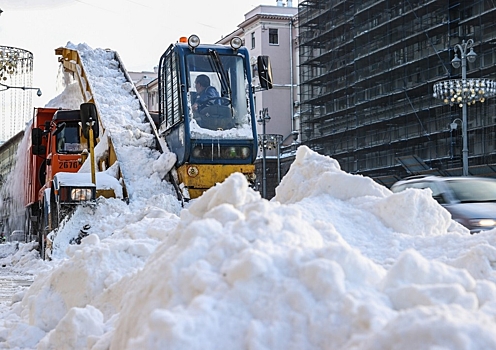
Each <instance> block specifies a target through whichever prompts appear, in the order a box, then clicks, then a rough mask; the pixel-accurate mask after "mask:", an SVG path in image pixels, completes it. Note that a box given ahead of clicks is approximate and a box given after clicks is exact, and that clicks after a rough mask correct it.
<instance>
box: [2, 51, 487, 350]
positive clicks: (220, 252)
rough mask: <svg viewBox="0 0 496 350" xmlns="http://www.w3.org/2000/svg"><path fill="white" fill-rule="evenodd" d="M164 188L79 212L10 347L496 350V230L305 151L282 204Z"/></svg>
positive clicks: (136, 169)
mask: <svg viewBox="0 0 496 350" xmlns="http://www.w3.org/2000/svg"><path fill="white" fill-rule="evenodd" d="M94 59H96V57H95V58H94ZM108 96H110V94H108ZM114 135H121V134H120V132H116V133H115V134H114ZM117 138H119V141H121V140H122V139H121V138H120V137H117ZM132 147H136V148H139V147H138V146H137V145H133V146H132ZM143 156H148V157H149V158H147V159H144V160H143V159H142V160H140V161H139V162H134V163H133V162H130V163H129V164H127V166H128V171H129V172H130V173H132V174H133V175H132V176H136V179H137V178H138V176H137V174H140V170H141V167H143V166H144V164H148V163H153V161H154V160H156V159H157V158H156V157H155V156H154V155H152V154H151V153H144V155H143ZM150 177H152V178H153V177H154V175H153V174H151V175H150V174H149V173H147V172H146V171H145V172H143V173H142V175H141V182H140V183H139V184H140V186H141V187H142V188H141V189H140V195H139V196H134V197H133V200H132V201H131V202H130V204H129V205H127V204H125V203H123V202H122V201H120V200H118V199H102V200H101V201H100V202H99V203H98V205H97V206H96V207H80V208H78V210H77V211H76V212H75V214H74V216H73V217H72V219H71V220H70V221H68V222H66V223H65V226H64V227H63V228H62V229H61V230H60V232H59V234H58V236H57V237H58V238H59V241H58V244H59V246H58V247H57V248H56V251H58V252H59V253H58V255H56V256H54V261H52V262H50V264H49V265H50V268H46V267H40V272H39V274H38V276H37V278H36V279H35V281H34V283H33V284H32V286H31V287H30V288H29V289H28V290H27V291H26V292H25V293H24V296H23V298H22V300H20V301H18V302H16V303H14V304H13V305H12V307H11V308H9V309H7V310H2V311H1V313H2V315H3V316H4V317H3V320H2V321H0V348H1V347H3V348H16V347H18V348H28V349H39V350H41V349H64V348H65V349H93V350H97V349H98V350H99V349H119V350H124V349H260V350H261V349H276V350H277V349H281V350H283V349H284V350H286V349H412V350H413V349H415V350H417V349H428V348H430V349H435V348H436V349H494V348H496V317H495V315H496V274H495V272H494V267H495V266H496V238H495V237H496V236H495V231H494V230H493V231H490V232H485V233H482V234H478V235H475V236H472V235H470V233H469V232H468V230H467V229H465V228H463V227H462V226H460V225H458V224H456V223H455V222H453V221H451V220H450V218H449V214H448V213H447V211H446V210H445V209H444V208H442V207H441V206H439V205H438V204H437V202H436V201H435V200H433V199H432V197H431V195H430V193H429V192H428V191H422V190H410V191H405V192H402V193H396V194H393V193H392V192H390V191H389V190H388V189H386V188H384V187H383V186H381V185H379V184H377V183H375V182H374V181H372V180H371V179H369V178H366V177H362V176H357V175H351V174H347V173H345V172H343V171H342V170H341V169H340V168H339V164H338V163H337V162H336V161H335V160H334V159H331V158H329V157H325V156H322V155H318V154H317V153H314V152H313V151H311V150H310V149H308V148H307V147H305V146H301V147H300V148H299V149H298V152H297V156H296V160H295V162H294V164H293V165H292V167H291V169H290V171H289V173H288V174H287V175H286V176H285V177H284V178H283V180H282V183H281V184H280V186H279V187H278V188H277V191H276V193H277V194H276V197H275V198H274V199H273V200H271V201H267V200H265V199H262V198H261V197H260V195H259V193H258V192H255V191H254V190H253V189H251V188H249V186H248V183H247V182H246V179H245V178H244V177H243V176H242V175H240V174H233V175H232V176H231V177H229V178H228V179H227V180H226V181H224V182H223V183H222V184H218V185H217V186H215V187H214V188H212V189H210V190H209V191H207V192H206V193H205V194H204V195H203V196H201V197H200V198H198V199H196V200H194V201H192V202H191V203H190V204H189V205H188V206H187V207H186V208H183V209H181V208H180V207H179V206H178V203H177V200H176V199H175V197H174V196H171V195H170V194H168V193H160V191H158V190H157V189H155V188H154V187H153V186H149V183H150V182H151V183H152V184H153V183H154V181H150ZM134 184H135V185H136V184H138V182H137V180H136V182H134ZM135 193H136V192H135ZM86 225H90V228H88V229H87V230H86V231H87V236H85V237H84V238H82V240H81V244H80V245H74V244H69V241H70V240H71V239H73V238H74V237H75V236H77V234H78V232H80V230H82V228H84V227H85V226H86ZM39 263H40V264H41V262H39ZM20 334H23V335H24V337H21V336H20Z"/></svg>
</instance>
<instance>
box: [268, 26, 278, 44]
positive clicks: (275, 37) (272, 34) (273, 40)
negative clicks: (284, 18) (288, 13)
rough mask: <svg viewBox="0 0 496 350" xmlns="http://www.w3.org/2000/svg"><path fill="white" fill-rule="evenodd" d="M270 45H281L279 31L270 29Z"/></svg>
mask: <svg viewBox="0 0 496 350" xmlns="http://www.w3.org/2000/svg"><path fill="white" fill-rule="evenodd" d="M269 44H270V45H279V33H278V30H277V29H269Z"/></svg>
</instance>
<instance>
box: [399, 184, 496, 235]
mask: <svg viewBox="0 0 496 350" xmlns="http://www.w3.org/2000/svg"><path fill="white" fill-rule="evenodd" d="M406 188H420V189H425V188H429V189H431V191H432V197H433V198H434V199H435V200H437V201H438V203H439V204H441V205H442V206H443V207H444V208H446V210H448V211H449V212H450V213H451V217H452V219H453V220H455V221H457V222H459V223H460V224H462V225H463V226H465V227H466V228H468V229H469V230H470V232H471V233H477V232H479V231H482V230H490V229H492V228H495V227H496V179H493V178H486V177H475V176H459V177H441V176H422V177H420V176H417V177H410V178H406V179H404V180H400V181H398V182H396V183H395V184H394V185H393V186H391V191H393V192H399V191H403V190H404V189H406Z"/></svg>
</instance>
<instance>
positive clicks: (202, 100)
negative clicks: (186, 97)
mask: <svg viewBox="0 0 496 350" xmlns="http://www.w3.org/2000/svg"><path fill="white" fill-rule="evenodd" d="M212 97H220V95H219V92H218V91H217V89H216V88H214V87H213V86H209V87H207V88H206V89H205V90H203V92H202V93H201V94H198V95H197V96H196V100H195V103H196V104H198V110H202V109H203V108H205V107H207V103H209V104H211V105H212V104H217V105H218V104H220V100H219V99H216V100H210V101H209V99H211V98H212Z"/></svg>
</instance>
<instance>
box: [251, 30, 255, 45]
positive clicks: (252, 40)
mask: <svg viewBox="0 0 496 350" xmlns="http://www.w3.org/2000/svg"><path fill="white" fill-rule="evenodd" d="M251 48H252V49H254V48H255V32H253V33H251Z"/></svg>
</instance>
